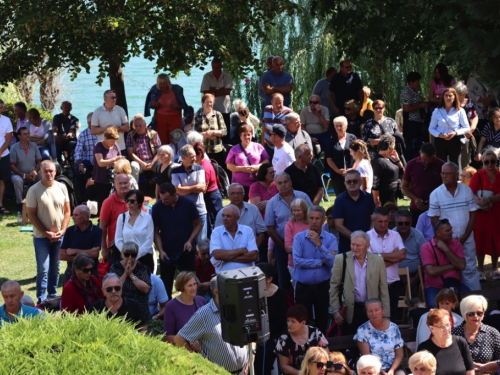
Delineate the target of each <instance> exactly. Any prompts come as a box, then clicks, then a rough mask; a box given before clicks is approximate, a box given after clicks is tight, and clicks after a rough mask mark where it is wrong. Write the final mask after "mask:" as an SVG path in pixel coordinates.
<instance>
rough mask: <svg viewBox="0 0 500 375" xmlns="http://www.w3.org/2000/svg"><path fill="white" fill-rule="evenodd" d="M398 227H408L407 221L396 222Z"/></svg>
mask: <svg viewBox="0 0 500 375" xmlns="http://www.w3.org/2000/svg"><path fill="white" fill-rule="evenodd" d="M398 225H399V226H403V225H404V226H405V227H408V226H410V222H409V221H398Z"/></svg>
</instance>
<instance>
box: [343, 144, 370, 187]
mask: <svg viewBox="0 0 500 375" xmlns="http://www.w3.org/2000/svg"><path fill="white" fill-rule="evenodd" d="M349 151H350V153H351V156H352V158H353V160H354V164H353V166H352V169H355V170H357V171H358V172H359V173H360V175H361V190H363V191H366V192H367V193H371V192H372V185H373V169H372V165H371V160H370V154H369V153H368V148H367V146H366V143H365V142H364V141H362V140H360V139H356V140H354V141H352V142H351V144H350V145H349Z"/></svg>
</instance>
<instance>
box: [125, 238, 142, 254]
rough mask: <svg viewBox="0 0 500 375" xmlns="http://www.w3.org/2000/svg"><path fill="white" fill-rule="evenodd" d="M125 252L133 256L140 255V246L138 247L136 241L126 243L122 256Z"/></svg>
mask: <svg viewBox="0 0 500 375" xmlns="http://www.w3.org/2000/svg"><path fill="white" fill-rule="evenodd" d="M125 252H127V253H132V254H138V253H139V245H137V244H136V243H135V242H134V241H127V242H124V243H123V247H122V254H123V253H125Z"/></svg>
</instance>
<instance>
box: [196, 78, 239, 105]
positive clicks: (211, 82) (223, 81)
mask: <svg viewBox="0 0 500 375" xmlns="http://www.w3.org/2000/svg"><path fill="white" fill-rule="evenodd" d="M210 87H217V88H225V89H231V90H233V89H234V83H233V77H231V74H229V73H227V72H221V74H220V77H219V79H217V78H215V76H214V73H213V72H208V73H206V74H205V75H204V76H203V81H201V88H200V92H203V91H206V90H210ZM214 109H215V110H216V111H219V112H220V113H229V112H230V110H231V96H229V95H225V96H216V97H215V103H214Z"/></svg>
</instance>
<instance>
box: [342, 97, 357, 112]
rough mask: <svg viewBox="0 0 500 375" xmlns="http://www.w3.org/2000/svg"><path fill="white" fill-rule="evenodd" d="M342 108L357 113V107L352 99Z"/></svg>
mask: <svg viewBox="0 0 500 375" xmlns="http://www.w3.org/2000/svg"><path fill="white" fill-rule="evenodd" d="M344 107H346V108H349V109H350V110H351V111H354V112H356V113H359V109H360V108H359V105H358V103H356V101H355V100H354V99H351V100H348V101H347V102H345V103H344Z"/></svg>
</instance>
